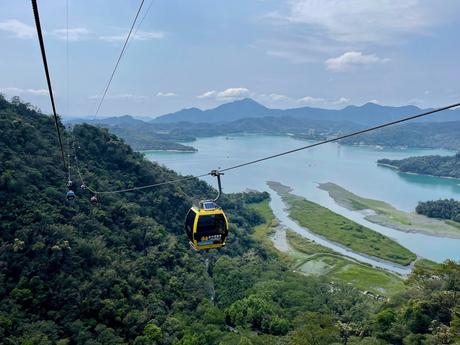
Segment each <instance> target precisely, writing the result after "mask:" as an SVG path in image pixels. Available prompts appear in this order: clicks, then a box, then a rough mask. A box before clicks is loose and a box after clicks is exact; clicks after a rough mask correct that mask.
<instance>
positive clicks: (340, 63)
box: [325, 51, 389, 72]
mask: <svg viewBox="0 0 460 345" xmlns="http://www.w3.org/2000/svg"><path fill="white" fill-rule="evenodd" d="M388 61H389V59H387V58H383V59H382V58H379V57H378V56H376V55H374V54H369V55H366V54H363V53H362V52H356V51H351V52H346V53H344V54H342V55H340V56H338V57H335V58H330V59H327V60H326V61H325V64H326V68H327V69H328V70H331V71H337V72H344V71H348V70H350V69H351V68H352V67H353V66H358V65H370V64H375V63H385V62H388Z"/></svg>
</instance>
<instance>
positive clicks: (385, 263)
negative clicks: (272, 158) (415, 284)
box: [267, 181, 420, 276]
mask: <svg viewBox="0 0 460 345" xmlns="http://www.w3.org/2000/svg"><path fill="white" fill-rule="evenodd" d="M273 182H274V181H267V184H268V185H269V187H270V188H271V189H272V190H273V191H274V192H276V193H277V194H278V195H279V197H280V198H281V200H282V196H281V195H280V193H283V191H286V190H287V189H288V190H292V189H291V188H290V187H288V186H284V185H281V186H273ZM275 183H277V182H275ZM273 187H274V188H273ZM278 187H281V190H280V189H279V188H278ZM294 197H299V196H294ZM299 198H302V197H299ZM282 202H283V206H284V208H283V211H284V212H285V213H286V216H287V218H288V219H289V220H290V221H292V222H293V223H294V224H295V225H296V226H297V227H299V228H300V229H302V230H303V231H305V232H307V233H308V234H310V235H311V236H312V237H316V238H318V239H320V240H322V241H324V242H325V243H327V244H328V245H324V244H322V245H323V246H325V247H328V248H329V249H331V250H333V251H336V252H337V250H336V249H335V248H334V247H336V248H340V249H341V250H343V251H345V253H343V252H342V253H341V252H338V253H339V254H340V255H343V256H345V257H348V258H352V259H355V260H358V261H360V262H361V263H362V264H364V265H366V264H368V265H370V266H372V267H374V268H379V269H383V270H386V271H389V272H392V273H396V274H398V275H402V276H405V275H409V274H410V273H411V272H412V270H413V268H414V265H415V263H416V262H417V261H418V260H419V258H420V257H419V256H418V255H416V254H414V255H416V258H415V260H412V261H411V262H410V263H408V264H407V265H402V264H399V263H397V262H393V261H389V260H386V259H383V258H379V257H376V256H373V255H370V254H366V253H362V252H360V251H356V250H354V249H352V248H350V247H347V246H346V245H344V244H341V243H338V242H336V241H334V240H331V239H329V238H327V237H325V236H323V235H321V234H318V233H316V232H314V231H312V230H310V229H309V228H308V227H305V226H303V225H301V224H300V223H299V221H297V220H296V219H294V218H292V217H291V216H290V215H289V209H288V205H287V204H286V202H285V201H284V200H282ZM331 212H333V211H331ZM275 217H276V215H275ZM278 219H279V218H278ZM280 222H281V223H282V221H281V220H280ZM284 225H285V226H286V227H287V228H290V227H289V226H288V225H286V224H284ZM290 229H291V230H292V231H295V232H297V233H298V234H299V235H301V236H304V237H306V238H308V239H309V240H312V241H315V242H317V243H319V244H321V243H320V242H318V241H316V240H315V239H311V238H309V237H307V236H305V235H302V234H301V233H299V232H298V231H296V230H295V229H293V228H290ZM390 240H392V239H390ZM396 243H397V242H396ZM403 248H404V247H403ZM406 249H407V248H406ZM350 254H351V255H350ZM354 256H356V257H354ZM360 257H361V258H362V259H365V260H367V261H363V260H360ZM379 264H381V265H379Z"/></svg>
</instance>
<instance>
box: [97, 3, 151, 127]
mask: <svg viewBox="0 0 460 345" xmlns="http://www.w3.org/2000/svg"><path fill="white" fill-rule="evenodd" d="M144 1H145V0H142V1H141V3H140V5H139V8H138V10H137V13H136V16H135V17H134V20H133V23H132V24H131V28H130V29H129V33H128V36H126V40H125V43H124V44H123V48H122V49H121V52H120V55H119V56H118V59H117V63H116V64H115V67H114V68H113V71H112V74H111V75H110V78H109V81H108V82H107V85H106V87H105V90H104V93H103V95H102V97H101V100H100V101H99V104H98V106H97V110H96V112H95V113H94V117H93V120H94V119H95V118H96V116H97V115H98V114H99V110H100V109H101V106H102V103H103V102H104V99H105V96H106V95H107V92H108V91H109V87H110V84H111V83H112V80H113V77H114V76H115V72H116V71H117V69H118V65H119V64H120V61H121V58H122V57H123V54H124V53H125V50H126V46H127V44H128V42H129V39H130V37H131V33H132V32H133V29H134V25H136V21H137V18H138V17H139V13H140V12H141V9H142V6H143V5H144Z"/></svg>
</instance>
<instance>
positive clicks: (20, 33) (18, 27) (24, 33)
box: [0, 19, 36, 39]
mask: <svg viewBox="0 0 460 345" xmlns="http://www.w3.org/2000/svg"><path fill="white" fill-rule="evenodd" d="M0 30H2V31H6V32H9V33H10V34H12V35H13V37H16V38H23V39H29V38H34V37H35V35H36V33H35V28H34V27H33V26H30V25H27V24H24V23H23V22H20V21H19V20H16V19H9V20H4V21H2V22H0Z"/></svg>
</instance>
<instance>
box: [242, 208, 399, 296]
mask: <svg viewBox="0 0 460 345" xmlns="http://www.w3.org/2000/svg"><path fill="white" fill-rule="evenodd" d="M251 207H252V208H253V209H254V210H255V211H257V212H258V213H259V214H261V215H262V216H263V218H264V219H265V222H264V223H263V224H261V225H258V226H257V227H256V228H255V229H254V233H253V238H254V239H255V240H256V241H258V242H259V243H262V245H263V246H264V247H265V248H266V249H267V250H268V251H269V252H270V253H272V254H273V255H274V256H276V257H277V258H278V259H279V260H282V261H283V262H284V263H286V264H287V265H288V266H289V267H290V268H291V269H292V270H293V271H294V272H297V273H299V274H303V275H313V276H324V277H326V278H327V279H330V280H331V282H341V283H344V284H350V285H352V286H354V287H355V288H357V289H359V290H361V291H362V292H363V293H366V294H368V295H370V296H373V297H374V298H376V299H379V298H386V297H389V296H392V295H394V294H396V293H398V292H401V291H403V290H404V289H405V286H404V279H403V278H401V277H400V276H398V275H397V274H393V273H391V272H388V271H385V270H382V269H378V268H374V267H372V266H370V265H367V264H363V263H360V262H358V261H356V260H354V259H352V258H350V257H347V256H344V255H341V254H339V253H337V252H335V251H334V250H332V249H330V248H327V247H325V246H322V245H320V244H319V243H316V242H315V241H311V240H309V239H307V238H305V237H303V236H301V235H299V234H297V233H296V232H294V231H292V230H289V229H286V228H285V227H284V226H282V225H280V222H279V221H278V220H277V219H276V217H275V216H274V214H273V212H272V210H271V208H270V205H269V202H268V201H263V202H260V203H256V204H252V205H251Z"/></svg>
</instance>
